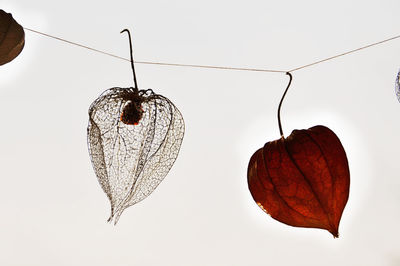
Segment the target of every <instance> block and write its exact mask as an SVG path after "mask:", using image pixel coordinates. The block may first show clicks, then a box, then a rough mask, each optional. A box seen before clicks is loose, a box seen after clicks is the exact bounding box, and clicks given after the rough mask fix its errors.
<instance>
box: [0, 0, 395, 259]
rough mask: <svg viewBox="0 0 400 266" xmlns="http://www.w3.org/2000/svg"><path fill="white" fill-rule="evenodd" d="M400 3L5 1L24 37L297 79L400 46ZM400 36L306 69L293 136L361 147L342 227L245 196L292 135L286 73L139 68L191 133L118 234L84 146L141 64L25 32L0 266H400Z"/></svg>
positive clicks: (1, 204) (5, 170) (8, 74)
mask: <svg viewBox="0 0 400 266" xmlns="http://www.w3.org/2000/svg"><path fill="white" fill-rule="evenodd" d="M399 7H400V2H399V1H398V0H386V1H368V0H367V1H365V0H363V1H361V0H357V1H345V0H338V1H317V0H315V1H270V0H268V1H266V0H264V1H261V0H260V1H256V0H249V1H232V0H231V1H228V0H226V1H211V0H203V1H184V0H170V1H161V0H159V1H155V0H148V1H139V0H135V1H120V0H115V1H110V2H109V3H108V4H104V2H102V1H81V0H70V1H46V0H36V1H30V0H0V8H2V9H4V10H6V11H7V12H11V13H12V14H13V16H14V18H15V19H16V20H17V21H18V22H19V23H20V24H22V25H23V26H24V27H27V28H32V29H36V30H39V31H42V32H45V33H48V34H52V35H55V36H59V37H62V38H65V39H68V40H71V41H75V42H79V43H83V44H85V45H88V46H91V47H95V48H97V49H101V50H105V51H108V52H111V53H114V54H117V55H120V56H123V57H129V46H128V40H127V36H126V34H123V35H121V34H119V32H120V31H121V30H122V29H124V28H129V29H130V30H131V32H132V34H133V41H134V51H135V59H136V60H140V61H157V62H160V61H161V62H173V63H186V64H209V65H225V66H234V67H254V68H272V69H279V70H289V69H292V68H295V67H297V66H301V65H304V64H307V63H311V62H313V61H316V60H319V59H323V58H325V57H329V56H332V55H335V54H338V53H342V52H344V51H347V50H350V49H354V48H358V47H360V46H363V45H366V44H369V43H373V42H376V41H380V40H382V39H386V38H390V37H392V36H396V35H398V34H400V28H399V10H400V8H399ZM399 68H400V40H395V41H392V42H389V43H386V44H383V45H380V46H375V47H373V48H370V49H367V50H363V51H360V52H358V53H355V54H352V55H348V56H346V57H341V58H338V59H335V60H333V61H329V62H326V63H322V64H319V65H316V66H312V67H309V68H306V69H303V70H299V71H297V72H294V73H293V77H294V79H293V83H292V87H291V88H290V90H289V93H288V95H287V98H286V100H285V102H284V104H283V108H282V123H283V129H284V132H285V134H286V136H288V135H289V134H290V132H291V131H292V130H293V129H303V128H308V127H311V126H314V125H317V124H323V125H325V126H328V127H329V128H331V129H332V130H333V131H334V132H335V133H336V134H337V135H338V136H339V138H340V139H341V141H342V144H343V146H344V148H345V150H346V152H347V155H348V160H349V165H350V171H351V189H350V198H349V202H348V204H347V206H346V208H345V211H344V213H343V217H342V221H341V224H340V228H339V232H340V237H339V238H338V239H333V237H332V236H331V235H330V234H329V233H328V232H327V231H324V230H319V229H304V228H295V227H289V226H287V225H284V224H281V223H279V222H277V221H275V220H273V219H272V218H270V217H269V216H268V215H267V214H265V213H264V212H262V211H261V210H260V209H259V208H258V206H257V205H256V204H255V203H254V201H253V199H252V197H251V195H250V193H249V191H248V189H247V180H246V178H247V176H246V173H247V164H248V161H249V159H250V156H251V155H252V154H253V153H254V152H255V151H256V150H257V149H258V148H260V147H261V146H262V145H264V143H265V142H267V141H271V140H274V139H277V138H279V130H278V124H277V119H276V110H277V106H278V103H279V100H280V97H281V95H282V93H283V90H284V88H285V87H286V84H287V81H288V77H287V76H285V75H284V74H274V73H257V72H240V71H226V70H209V69H192V68H181V67H165V66H151V65H140V64H137V65H136V69H137V71H136V72H137V76H138V83H139V87H140V88H144V89H146V88H152V89H153V90H154V91H156V92H157V93H160V94H162V95H165V96H166V97H168V98H169V99H170V100H172V101H173V102H174V103H175V104H176V106H177V107H178V108H179V109H180V111H181V112H182V114H183V116H184V118H185V122H186V134H185V138H184V140H183V144H182V148H181V151H180V154H179V156H178V159H177V161H176V163H175V165H174V166H173V167H172V169H171V171H170V173H169V174H168V176H167V177H166V178H165V180H164V181H163V182H162V183H161V184H160V186H159V187H158V188H157V189H156V190H155V192H154V193H153V194H152V195H150V196H149V197H148V198H147V199H145V200H144V201H143V202H141V203H139V204H137V205H135V206H133V207H131V208H129V209H127V210H126V211H125V212H124V214H123V215H122V217H121V219H120V221H119V223H118V224H117V226H114V225H111V224H108V223H106V219H107V218H108V216H109V211H110V210H109V202H108V200H107V198H106V195H105V194H104V193H103V192H102V190H101V188H100V186H99V184H98V182H97V179H96V176H95V175H94V172H93V170H92V166H91V163H90V160H89V156H88V152H87V145H86V127H87V121H88V114H87V111H88V107H89V105H90V104H91V102H92V101H93V100H94V99H95V98H96V97H97V96H98V95H99V94H100V93H101V92H102V91H103V90H105V89H108V88H110V87H114V86H120V87H130V86H132V85H133V82H132V74H131V69H130V65H129V62H125V61H122V60H119V59H115V58H112V57H109V56H105V55H101V54H98V53H94V52H92V51H89V50H86V49H82V48H79V47H74V46H71V45H68V44H65V43H62V42H59V41H56V40H53V39H49V38H46V37H42V36H40V35H37V34H34V33H32V32H29V31H26V45H25V48H24V50H23V52H22V53H21V55H20V56H19V57H18V58H17V59H16V60H14V61H13V62H11V63H9V64H6V65H3V66H1V67H0V123H1V131H0V166H1V168H0V171H1V174H0V210H1V215H0V265H5V266H13V265H32V266H33V265H37V266H47V265H57V266H58V265H85V266H86V265H96V266H102V265H113V266H119V265H121V266H122V265H140V266H141V265H171V266H179V265H182V266H191V265H193V266H197V265H198V266H204V265H207V266H208V265H210V266H213V265H218V266H224V265H226V266H236V265H238V266H239V265H254V266H257V265H316V266H317V265H318V266H319V265H351V266H353V265H363V266H368V265H371V266H372V265H373V266H375V265H388V266H395V265H400V244H399V237H400V229H399V220H400V193H399V190H400V178H399V175H400V164H399V158H400V144H399V141H398V139H399V136H400V123H399V122H400V121H399V114H400V104H399V102H398V101H397V99H396V96H395V93H394V80H395V77H396V74H397V71H398V69H399Z"/></svg>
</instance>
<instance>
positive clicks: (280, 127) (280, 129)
mask: <svg viewBox="0 0 400 266" xmlns="http://www.w3.org/2000/svg"><path fill="white" fill-rule="evenodd" d="M286 75H289V78H290V79H289V83H288V85H287V87H286V90H285V92H284V93H283V95H282V98H281V101H280V103H279V106H278V125H279V132H280V133H281V137H282V138H285V136H284V135H283V130H282V124H281V107H282V102H283V99H284V98H285V95H286V93H287V91H288V89H289V87H290V84H291V83H292V79H293V77H292V74H290V72H286Z"/></svg>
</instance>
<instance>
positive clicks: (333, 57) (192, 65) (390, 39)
mask: <svg viewBox="0 0 400 266" xmlns="http://www.w3.org/2000/svg"><path fill="white" fill-rule="evenodd" d="M24 29H25V30H28V31H31V32H34V33H37V34H40V35H43V36H46V37H49V38H53V39H56V40H59V41H62V42H66V43H69V44H72V45H76V46H79V47H82V48H85V49H88V50H91V51H94V52H97V53H101V54H104V55H108V56H111V57H114V58H118V59H121V60H125V61H128V62H131V60H130V59H128V58H124V57H121V56H118V55H114V54H111V53H107V52H104V51H101V50H98V49H95V48H92V47H89V46H86V45H83V44H79V43H76V42H71V41H68V40H65V39H63V38H60V37H56V36H52V35H49V34H46V33H43V32H40V31H36V30H33V29H29V28H25V27H24ZM398 38H400V35H397V36H394V37H391V38H388V39H385V40H382V41H379V42H375V43H371V44H368V45H365V46H362V47H359V48H357V49H353V50H350V51H347V52H344V53H341V54H337V55H334V56H331V57H327V58H325V59H322V60H318V61H315V62H313V63H309V64H306V65H302V66H299V67H296V68H293V69H291V70H289V71H285V70H274V69H262V68H245V67H227V66H211V65H195V64H179V63H164V62H149V61H135V63H136V64H147V65H161V66H176V67H192V68H208V69H224V70H238V71H253V72H272V73H285V74H286V73H287V72H289V73H291V72H294V71H297V70H300V69H304V68H307V67H310V66H313V65H317V64H320V63H323V62H326V61H330V60H333V59H335V58H338V57H342V56H345V55H348V54H352V53H355V52H358V51H360V50H364V49H367V48H370V47H373V46H376V45H379V44H382V43H385V42H389V41H392V40H395V39H398Z"/></svg>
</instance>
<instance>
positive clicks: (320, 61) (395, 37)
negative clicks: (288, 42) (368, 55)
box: [288, 35, 400, 72]
mask: <svg viewBox="0 0 400 266" xmlns="http://www.w3.org/2000/svg"><path fill="white" fill-rule="evenodd" d="M398 38H400V35H397V36H394V37H392V38H389V39H386V40H382V41H379V42H375V43H371V44H368V45H365V46H363V47H360V48H357V49H354V50H350V51H347V52H344V53H341V54H338V55H334V56H331V57H328V58H325V59H322V60H319V61H316V62H313V63H310V64H307V65H303V66H300V67H296V68H294V69H292V70H289V71H288V72H294V71H297V70H300V69H303V68H306V67H310V66H313V65H316V64H320V63H322V62H326V61H329V60H332V59H335V58H338V57H341V56H345V55H348V54H351V53H355V52H358V51H361V50H364V49H367V48H369V47H372V46H375V45H378V44H381V43H385V42H389V41H392V40H394V39H398Z"/></svg>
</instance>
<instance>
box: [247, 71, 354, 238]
mask: <svg viewBox="0 0 400 266" xmlns="http://www.w3.org/2000/svg"><path fill="white" fill-rule="evenodd" d="M287 74H288V75H289V76H290V82H291V80H292V76H291V75H290V73H287ZM290 82H289V85H288V87H287V88H286V91H285V93H284V95H283V97H282V100H283V98H284V96H285V94H286V92H287V89H288V88H289V86H290ZM282 100H281V103H280V104H279V108H278V122H279V129H280V131H281V135H282V138H280V139H278V140H275V141H271V142H267V143H266V144H265V145H264V147H262V148H260V149H259V150H257V151H256V152H255V153H254V154H253V156H252V157H251V159H250V162H249V166H248V173H247V180H248V185H249V189H250V192H251V195H252V196H253V198H254V200H255V202H256V203H257V204H258V206H260V208H261V209H263V210H264V211H265V212H267V213H268V214H269V215H271V217H272V218H274V219H276V220H278V221H280V222H282V223H285V224H288V225H291V226H298V227H313V228H322V229H326V230H328V231H329V232H330V233H332V235H333V236H334V237H338V236H339V233H338V228H339V222H340V218H341V216H342V213H343V210H344V207H345V205H346V203H347V199H348V197H349V187H350V172H349V166H348V162H347V157H346V153H345V151H344V148H343V146H342V144H341V143H340V140H339V138H338V137H337V136H336V135H335V133H333V131H331V130H330V129H329V128H327V127H325V126H315V127H312V128H309V129H303V130H294V131H293V132H292V134H291V135H290V136H289V137H287V138H284V137H283V133H282V127H281V123H280V115H279V112H280V107H281V104H282Z"/></svg>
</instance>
